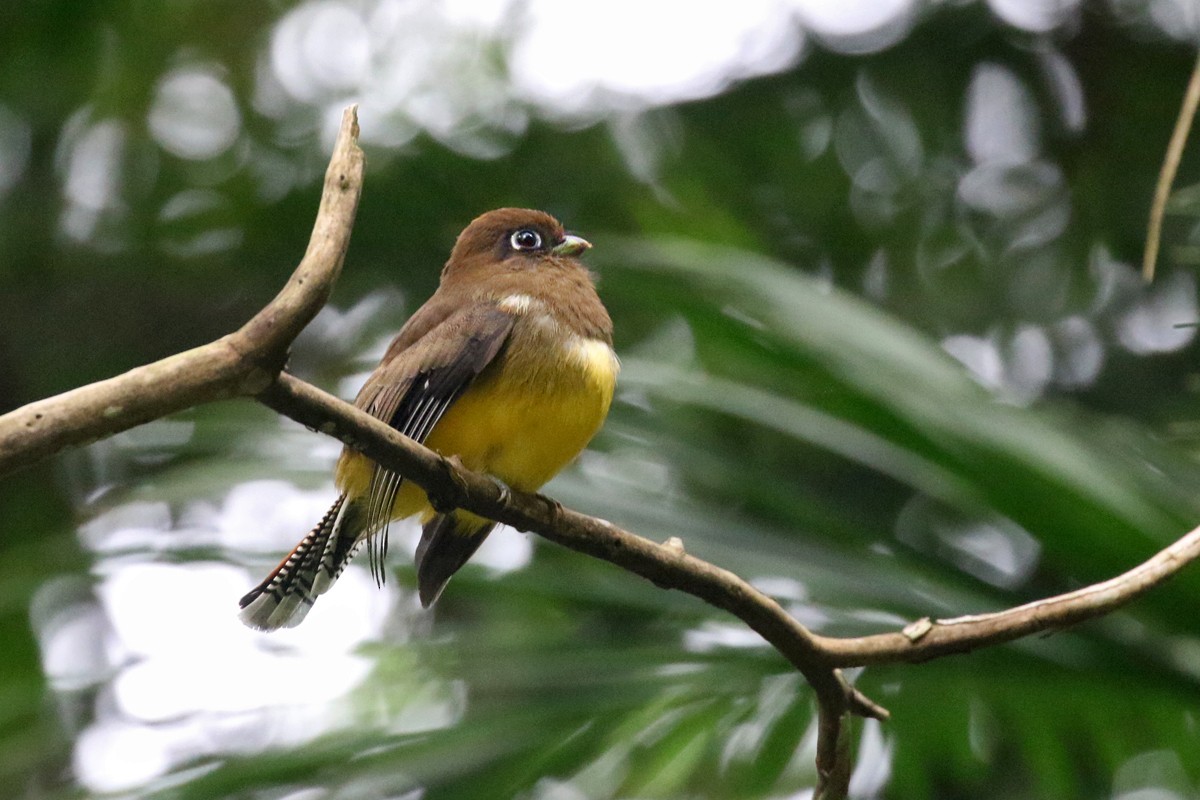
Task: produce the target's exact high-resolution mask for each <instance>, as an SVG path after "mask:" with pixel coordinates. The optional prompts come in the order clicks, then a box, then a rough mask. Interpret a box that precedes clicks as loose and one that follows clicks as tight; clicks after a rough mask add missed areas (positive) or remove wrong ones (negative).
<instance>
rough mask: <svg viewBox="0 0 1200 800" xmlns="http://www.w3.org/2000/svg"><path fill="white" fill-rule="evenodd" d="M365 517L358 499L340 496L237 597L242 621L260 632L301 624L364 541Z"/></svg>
mask: <svg viewBox="0 0 1200 800" xmlns="http://www.w3.org/2000/svg"><path fill="white" fill-rule="evenodd" d="M363 518H364V515H363V513H362V506H361V503H360V502H359V501H357V500H347V499H346V495H341V496H340V497H338V499H337V500H336V501H335V502H334V504H333V506H332V507H330V509H329V511H328V512H326V514H325V516H324V517H322V518H321V521H320V522H318V523H317V525H316V527H315V528H313V529H312V532H311V533H309V534H308V535H307V536H305V537H304V538H303V539H301V540H300V544H298V545H296V547H295V549H293V550H292V552H290V553H288V555H287V557H286V558H284V559H283V561H281V562H279V566H277V567H276V568H275V569H273V570H272V571H271V574H269V575H267V577H266V578H265V579H263V582H262V583H260V584H259V585H258V586H256V587H255V588H253V589H252V590H250V591H249V592H248V593H247V594H246V596H245V597H243V598H242V599H241V601H240V602H239V604H240V605H241V608H242V611H241V613H240V614H239V616H240V617H241V620H242V622H244V623H246V624H247V625H249V626H250V627H251V628H257V629H258V630H264V631H269V630H275V629H276V628H294V627H296V626H297V625H299V624H300V622H301V621H302V620H303V619H304V617H305V615H307V614H308V610H309V609H310V608H312V604H313V603H314V602H315V601H316V599H317V596H318V595H320V594H324V593H325V592H326V591H327V590H328V589H329V587H330V586H332V585H333V582H334V581H336V580H337V579H338V576H340V575H341V574H342V570H344V569H345V568H346V565H347V564H348V563H350V559H351V558H353V556H354V554H355V553H356V552H358V549H359V548H360V547H361V546H362V543H363V541H365V539H366V537H364V536H362V533H363V524H364V523H363Z"/></svg>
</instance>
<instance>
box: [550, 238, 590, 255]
mask: <svg viewBox="0 0 1200 800" xmlns="http://www.w3.org/2000/svg"><path fill="white" fill-rule="evenodd" d="M591 249H592V243H591V242H589V241H588V240H587V239H584V238H583V237H582V236H571V235H570V234H567V235H566V236H564V237H563V240H562V241H561V242H559V243H558V244H556V245H555V246H554V249H552V250H551V251H550V252H551V253H554V255H556V256H577V255H579V254H580V253H582V252H583V251H584V250H591Z"/></svg>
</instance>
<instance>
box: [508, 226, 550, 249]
mask: <svg viewBox="0 0 1200 800" xmlns="http://www.w3.org/2000/svg"><path fill="white" fill-rule="evenodd" d="M508 243H509V244H511V245H512V248H513V250H537V249H538V248H539V247H541V246H542V236H541V234H540V233H538V232H537V231H534V230H530V229H529V228H522V229H521V230H519V231H517V232H515V233H514V234H513V235H512V236H510V237H509V238H508Z"/></svg>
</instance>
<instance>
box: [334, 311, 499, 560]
mask: <svg viewBox="0 0 1200 800" xmlns="http://www.w3.org/2000/svg"><path fill="white" fill-rule="evenodd" d="M515 322H516V317H515V316H514V315H513V314H510V313H508V312H506V311H504V310H502V309H500V308H498V307H497V306H495V305H490V304H488V305H474V306H472V307H469V308H467V309H464V310H461V311H459V312H458V313H454V314H451V315H449V316H447V317H446V318H445V319H444V320H442V321H441V323H440V324H437V325H434V326H432V327H431V329H430V330H429V331H428V332H427V333H425V335H423V336H421V337H420V338H418V339H416V341H413V342H412V343H411V344H408V346H407V347H404V348H403V349H398V350H397V348H396V347H395V346H393V348H392V349H391V350H389V352H388V356H390V358H388V357H385V360H384V363H383V364H381V365H380V367H379V368H378V369H377V370H376V371H375V373H374V374H373V375H372V376H371V378H370V379H369V380H368V381H367V384H366V385H364V386H363V389H362V391H361V392H359V395H358V398H357V399H356V400H355V405H357V406H358V407H359V408H362V409H364V410H365V411H367V412H368V413H369V414H371V415H372V416H374V417H378V418H379V419H382V420H384V421H385V422H387V423H388V424H389V425H391V426H392V427H393V428H395V429H396V430H398V431H400V432H401V433H403V434H404V435H405V436H408V437H409V438H410V439H413V440H415V441H418V442H424V441H425V438H426V437H427V436H429V432H430V431H432V430H433V426H434V425H436V424H437V422H438V420H439V419H441V418H442V415H443V414H445V413H446V410H447V409H449V408H450V406H451V405H452V404H453V403H454V401H455V400H456V399H457V398H458V397H459V396H460V395H461V394H462V393H463V392H464V391H465V390H466V388H467V387H468V386H470V385H471V383H472V382H473V381H474V380H475V378H476V377H477V376H478V375H479V374H480V373H481V372H483V370H484V369H486V368H487V366H488V365H489V364H490V363H492V361H493V360H494V359H495V358H496V355H497V354H498V353H499V352H500V351H501V349H502V348H503V347H504V343H505V342H506V341H507V340H508V335H509V333H510V332H511V331H512V328H513V324H514V323H515ZM398 338H399V337H398ZM401 481H402V478H401V476H400V475H399V474H397V473H395V472H393V471H392V470H388V469H384V468H383V467H380V466H378V465H377V466H376V467H375V469H374V471H373V472H372V475H371V485H370V489H369V490H368V494H367V497H366V514H367V516H366V521H365V522H366V524H365V527H364V533H366V534H368V535H369V534H370V533H373V532H375V531H382V532H383V535H382V536H377V537H373V538H372V539H371V542H372V545H373V546H372V548H371V564H372V569H373V571H374V572H375V575H376V579H377V580H379V581H382V572H381V569H382V567H381V565H382V560H383V556H384V555H385V554H386V548H387V535H386V534H387V524H388V522H389V521H390V518H391V513H392V505H393V503H394V502H395V499H396V492H397V491H399V489H400V484H401Z"/></svg>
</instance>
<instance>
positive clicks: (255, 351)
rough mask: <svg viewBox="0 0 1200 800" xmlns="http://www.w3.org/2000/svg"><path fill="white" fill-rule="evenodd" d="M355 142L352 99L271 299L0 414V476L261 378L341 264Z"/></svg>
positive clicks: (355, 174) (271, 372)
mask: <svg viewBox="0 0 1200 800" xmlns="http://www.w3.org/2000/svg"><path fill="white" fill-rule="evenodd" d="M357 140H358V114H357V110H356V107H354V106H351V107H350V108H348V109H347V110H346V113H345V114H344V115H343V118H342V127H341V131H340V132H339V134H338V139H337V143H336V145H335V147H334V153H333V158H332V160H331V161H330V163H329V169H328V171H327V172H326V174H325V189H324V192H323V193H322V195H321V207H320V210H319V211H318V214H317V221H316V224H315V225H314V226H313V232H312V238H311V239H310V241H309V245H308V251H307V252H306V253H305V255H304V259H303V260H302V261H301V262H300V265H299V266H298V267H297V268H296V271H295V273H294V274H293V275H292V277H291V279H290V280H289V281H288V282H287V284H286V285H285V286H284V288H283V290H282V291H281V292H280V293H279V295H278V296H276V297H275V299H274V300H272V301H271V302H270V303H269V304H267V306H266V307H265V308H263V310H262V311H260V312H259V313H258V314H256V315H255V316H254V318H253V319H251V320H250V321H249V322H247V323H246V324H245V325H244V326H243V327H242V328H241V330H238V331H236V332H235V333H232V334H229V335H228V336H224V337H222V338H221V339H218V340H217V341H215V342H210V343H209V344H206V345H202V346H200V347H197V348H195V349H193V350H188V351H186V352H183V353H179V354H177V355H173V356H170V357H169V358H164V359H163V360H161V361H156V362H155V363H153V364H147V365H145V366H142V367H138V368H136V369H132V370H130V371H129V372H126V373H125V374H123V375H118V376H117V377H115V378H109V379H108V380H105V381H99V382H98V383H93V384H90V385H88V386H83V387H80V388H78V389H73V390H71V391H69V392H65V393H63V394H60V395H56V396H55V397H50V398H47V399H45V400H39V401H37V402H36V403H30V404H29V405H27V406H23V407H21V408H18V409H16V410H14V411H11V412H9V413H8V414H5V415H4V416H0V475H4V474H6V473H8V472H11V471H12V470H14V469H16V468H18V467H22V466H27V465H29V464H31V463H33V462H34V461H37V460H38V459H41V458H45V457H46V456H49V455H51V454H53V453H57V452H58V451H60V450H62V449H64V448H66V447H71V446H73V445H81V444H87V443H88V442H92V441H95V440H96V439H100V438H103V437H105V436H112V435H113V434H115V433H120V432H121V431H124V430H127V429H129V428H132V427H134V426H136V425H141V424H142V423H145V422H149V421H150V420H153V419H158V418H160V417H163V416H166V415H167V414H171V413H174V412H176V411H181V410H183V409H185V408H189V407H191V406H194V405H198V404H200V403H207V402H211V401H213V400H219V399H222V398H226V397H233V396H236V395H248V394H254V393H255V392H258V391H260V390H261V389H262V388H263V387H264V386H266V385H268V384H269V383H270V382H271V381H272V380H273V379H274V376H275V374H277V373H278V372H279V370H280V369H282V367H283V363H284V360H285V358H286V354H287V349H288V347H289V346H290V345H291V343H292V340H293V339H294V338H295V337H296V334H298V333H299V332H300V331H301V330H302V329H303V328H304V326H305V325H307V324H308V322H309V320H311V319H312V318H313V316H314V315H315V314H316V313H317V312H318V311H319V310H320V309H321V306H323V305H324V304H325V301H326V300H327V299H328V297H329V290H330V287H332V285H333V281H334V280H336V278H337V276H338V273H339V272H340V270H341V267H342V260H343V258H344V257H345V254H346V248H347V246H348V245H349V242H350V231H351V230H352V228H353V225H354V215H355V212H356V211H357V209H358V197H359V194H360V192H361V191H362V178H363V155H362V151H361V150H359V148H358V144H357Z"/></svg>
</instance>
